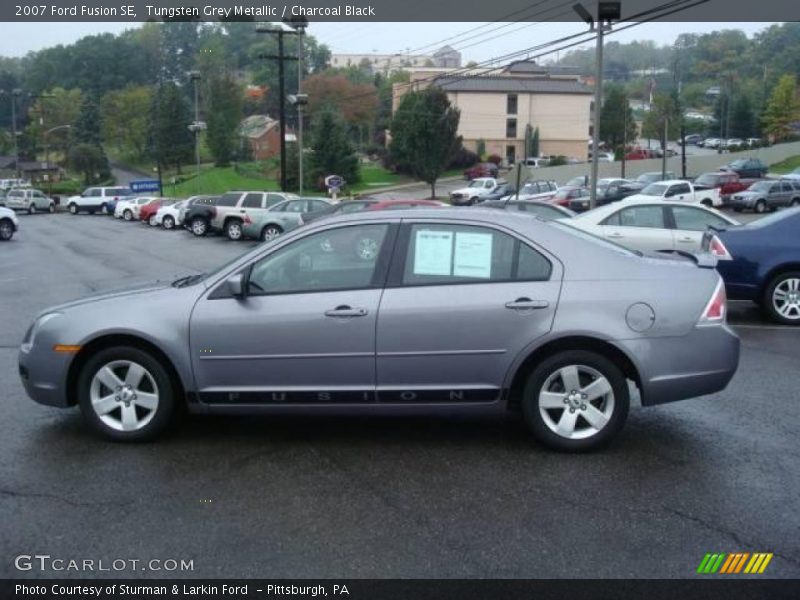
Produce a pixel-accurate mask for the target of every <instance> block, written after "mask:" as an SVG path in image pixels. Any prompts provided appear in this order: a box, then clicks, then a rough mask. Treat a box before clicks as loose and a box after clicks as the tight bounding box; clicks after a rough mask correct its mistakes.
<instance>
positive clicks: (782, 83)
mask: <svg viewBox="0 0 800 600" xmlns="http://www.w3.org/2000/svg"><path fill="white" fill-rule="evenodd" d="M799 118H800V102H798V99H797V81H796V80H795V77H794V75H784V76H783V77H781V78H780V79H779V80H778V84H777V85H776V86H775V88H774V89H773V90H772V94H771V95H770V98H769V101H768V102H767V109H766V111H764V116H763V118H762V121H763V124H764V132H765V133H767V134H768V135H771V136H773V137H774V138H775V140H783V139H785V138H787V137H788V136H789V135H790V134H791V132H792V127H791V125H792V123H794V122H795V121H797V120H798V119H799Z"/></svg>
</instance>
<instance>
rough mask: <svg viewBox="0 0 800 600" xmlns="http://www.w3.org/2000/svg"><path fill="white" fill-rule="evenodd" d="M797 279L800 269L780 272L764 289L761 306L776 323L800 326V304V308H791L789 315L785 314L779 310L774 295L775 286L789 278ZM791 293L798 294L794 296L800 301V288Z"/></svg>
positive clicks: (799, 275)
mask: <svg viewBox="0 0 800 600" xmlns="http://www.w3.org/2000/svg"><path fill="white" fill-rule="evenodd" d="M796 279H800V271H786V272H785V273H778V274H777V275H775V276H774V277H773V278H772V279H771V280H770V282H769V284H768V285H767V287H766V289H765V290H764V296H763V297H762V298H761V308H762V309H763V310H764V312H765V313H766V315H767V317H769V318H770V319H771V320H773V321H775V322H776V323H781V324H782V325H795V326H800V305H798V306H799V308H797V309H792V310H790V312H789V315H788V316H785V315H782V314H781V313H780V312H779V310H778V306H776V302H775V300H774V299H773V297H772V296H773V294H774V293H775V288H777V287H778V286H780V285H781V284H783V283H785V282H786V281H787V280H796ZM791 293H794V294H796V296H794V298H795V299H796V300H795V301H796V302H800V290H795V291H794V292H791ZM787 300H789V299H787Z"/></svg>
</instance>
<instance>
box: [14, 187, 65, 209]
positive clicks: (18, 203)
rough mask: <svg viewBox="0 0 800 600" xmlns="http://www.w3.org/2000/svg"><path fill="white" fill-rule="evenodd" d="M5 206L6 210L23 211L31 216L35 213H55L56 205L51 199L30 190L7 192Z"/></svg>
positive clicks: (18, 189) (37, 191)
mask: <svg viewBox="0 0 800 600" xmlns="http://www.w3.org/2000/svg"><path fill="white" fill-rule="evenodd" d="M5 204H6V208H11V209H13V210H24V211H26V212H27V213H28V214H31V215H32V214H33V213H35V212H36V211H42V212H51V213H52V212H56V203H55V201H54V200H53V199H52V198H48V197H47V196H46V195H45V194H44V193H43V192H40V191H39V190H33V189H30V188H26V189H20V188H16V189H13V190H9V192H8V193H7V194H6V199H5Z"/></svg>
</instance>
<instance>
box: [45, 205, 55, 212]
mask: <svg viewBox="0 0 800 600" xmlns="http://www.w3.org/2000/svg"><path fill="white" fill-rule="evenodd" d="M47 210H48V212H49V213H50V214H53V213H54V212H56V205H55V204H51V205H50V206H48V207H47Z"/></svg>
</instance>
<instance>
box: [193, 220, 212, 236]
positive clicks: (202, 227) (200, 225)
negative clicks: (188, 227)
mask: <svg viewBox="0 0 800 600" xmlns="http://www.w3.org/2000/svg"><path fill="white" fill-rule="evenodd" d="M192 233H193V234H194V235H196V236H197V237H203V236H204V235H205V234H207V233H208V223H207V222H206V220H205V219H203V218H202V217H195V218H194V219H192Z"/></svg>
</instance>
